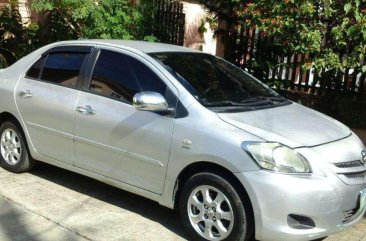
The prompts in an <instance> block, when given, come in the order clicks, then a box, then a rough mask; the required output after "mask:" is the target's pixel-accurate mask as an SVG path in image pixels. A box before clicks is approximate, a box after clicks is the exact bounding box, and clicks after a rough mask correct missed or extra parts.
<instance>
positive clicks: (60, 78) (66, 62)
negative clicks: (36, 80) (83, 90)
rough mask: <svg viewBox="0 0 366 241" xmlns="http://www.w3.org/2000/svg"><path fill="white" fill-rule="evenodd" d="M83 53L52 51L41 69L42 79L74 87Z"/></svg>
mask: <svg viewBox="0 0 366 241" xmlns="http://www.w3.org/2000/svg"><path fill="white" fill-rule="evenodd" d="M84 59H85V54H83V53H54V54H50V55H48V57H47V60H46V63H45V64H44V67H43V71H42V77H41V79H42V80H45V81H48V82H52V83H56V84H59V85H63V86H68V87H75V86H76V83H77V80H78V77H79V73H80V70H81V66H82V65H83V62H84Z"/></svg>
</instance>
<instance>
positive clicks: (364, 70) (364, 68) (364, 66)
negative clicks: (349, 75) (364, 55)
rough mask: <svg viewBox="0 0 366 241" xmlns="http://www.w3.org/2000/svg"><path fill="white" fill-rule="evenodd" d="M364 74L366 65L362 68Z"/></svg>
mask: <svg viewBox="0 0 366 241" xmlns="http://www.w3.org/2000/svg"><path fill="white" fill-rule="evenodd" d="M362 72H363V73H366V65H364V66H362Z"/></svg>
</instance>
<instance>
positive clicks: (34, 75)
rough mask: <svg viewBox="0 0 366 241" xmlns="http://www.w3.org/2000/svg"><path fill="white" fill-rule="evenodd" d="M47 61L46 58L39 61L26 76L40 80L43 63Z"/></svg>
mask: <svg viewBox="0 0 366 241" xmlns="http://www.w3.org/2000/svg"><path fill="white" fill-rule="evenodd" d="M44 60H45V57H43V58H41V59H40V60H38V61H37V62H36V63H35V64H34V65H33V66H32V67H31V68H30V69H29V70H28V72H27V74H26V75H25V76H26V77H28V78H34V79H38V78H39V74H40V73H41V69H42V65H43V62H44Z"/></svg>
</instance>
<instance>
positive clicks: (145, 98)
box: [133, 91, 169, 112]
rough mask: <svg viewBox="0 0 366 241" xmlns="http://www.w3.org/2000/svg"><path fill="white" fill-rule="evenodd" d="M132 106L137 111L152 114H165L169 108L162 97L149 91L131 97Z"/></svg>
mask: <svg viewBox="0 0 366 241" xmlns="http://www.w3.org/2000/svg"><path fill="white" fill-rule="evenodd" d="M133 106H134V107H135V108H136V109H137V110H142V111H153V112H166V111H168V107H169V105H168V102H167V101H166V99H165V98H164V96H162V95H161V94H159V93H156V92H151V91H145V92H140V93H137V94H136V95H135V96H134V97H133Z"/></svg>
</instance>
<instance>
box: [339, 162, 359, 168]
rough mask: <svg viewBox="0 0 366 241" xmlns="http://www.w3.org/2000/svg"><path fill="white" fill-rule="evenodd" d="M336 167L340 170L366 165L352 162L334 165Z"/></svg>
mask: <svg viewBox="0 0 366 241" xmlns="http://www.w3.org/2000/svg"><path fill="white" fill-rule="evenodd" d="M334 165H335V166H336V167H338V168H353V167H362V166H364V164H363V163H362V162H361V161H350V162H341V163H334Z"/></svg>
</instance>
